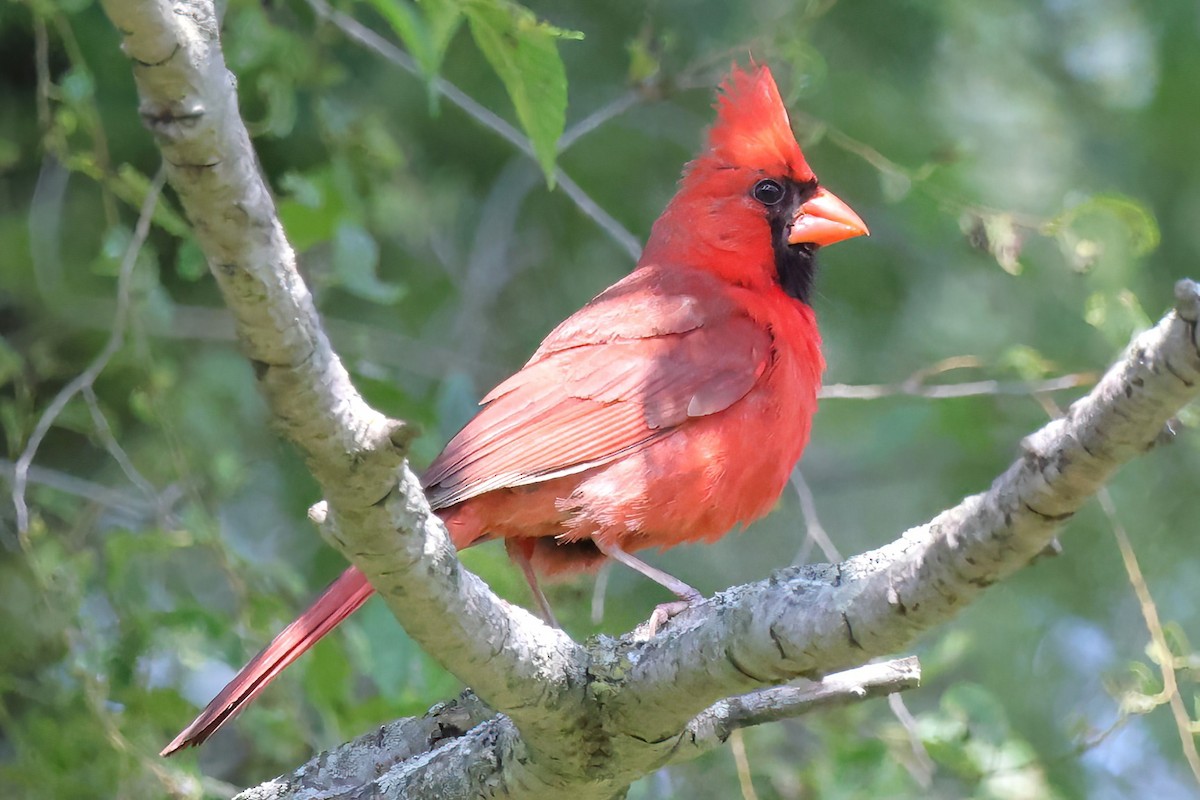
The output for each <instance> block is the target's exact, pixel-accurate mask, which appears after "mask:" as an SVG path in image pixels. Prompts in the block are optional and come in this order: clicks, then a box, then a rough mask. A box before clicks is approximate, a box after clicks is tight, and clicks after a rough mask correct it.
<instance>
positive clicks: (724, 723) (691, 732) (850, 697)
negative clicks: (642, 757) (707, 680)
mask: <svg viewBox="0 0 1200 800" xmlns="http://www.w3.org/2000/svg"><path fill="white" fill-rule="evenodd" d="M920 683H921V665H920V663H919V662H918V661H917V659H916V658H915V657H913V656H909V657H907V658H898V659H895V660H894V661H884V662H881V663H878V664H867V665H865V666H862V667H855V668H854V669H848V670H845V671H844V672H836V673H834V674H832V675H826V676H825V677H824V678H822V679H821V680H819V681H807V682H804V683H802V684H800V685H792V686H776V687H774V688H771V689H759V690H758V691H755V692H750V693H748V694H744V695H742V696H740V697H731V698H730V699H728V700H720V701H718V702H716V703H714V704H713V705H711V706H709V707H708V708H707V709H705V710H704V711H702V712H700V714H698V715H697V716H696V718H695V719H693V720H692V721H691V722H689V723H688V724H687V728H686V729H685V732H684V736H683V737H682V738H681V739H680V745H679V747H678V748H677V749H676V750H675V752H674V754H673V755H672V758H671V760H672V761H686V760H688V759H691V758H695V757H696V756H699V755H701V754H703V753H706V752H708V751H709V750H712V749H713V748H715V747H719V746H721V745H722V744H724V743H725V740H726V739H728V738H729V735H730V734H731V733H733V732H734V731H735V730H737V729H738V728H749V727H752V726H754V725H762V724H763V723H766V722H779V721H780V720H784V719H790V718H792V717H798V716H801V715H802V714H807V713H809V712H810V711H819V710H823V709H826V708H836V707H837V706H844V705H848V704H850V703H857V702H860V701H862V700H866V699H868V698H871V697H882V696H884V695H888V694H892V693H893V692H902V691H904V690H906V689H913V688H915V687H917V686H918V685H919V684H920Z"/></svg>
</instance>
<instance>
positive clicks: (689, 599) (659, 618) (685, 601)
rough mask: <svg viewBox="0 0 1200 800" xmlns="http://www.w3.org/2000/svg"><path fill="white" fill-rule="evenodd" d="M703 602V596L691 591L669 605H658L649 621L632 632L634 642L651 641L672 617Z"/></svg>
mask: <svg viewBox="0 0 1200 800" xmlns="http://www.w3.org/2000/svg"><path fill="white" fill-rule="evenodd" d="M702 602H704V596H703V595H702V594H700V593H699V592H697V591H695V590H694V589H693V590H692V593H691V594H689V595H687V596H686V597H680V598H679V599H678V600H675V601H673V602H670V603H660V604H659V605H657V606H655V607H654V613H652V614H651V615H650V619H648V620H646V621H645V622H643V623H642V624H641V625H638V626H637V628H636V629H635V630H634V631H633V639H634V641H636V642H645V641H649V640H650V639H653V638H654V637H655V636H657V635H658V631H659V629H660V628H662V626H664V625H666V624H667V622H668V621H669V620H670V619H672V618H673V617H677V616H679V615H680V614H682V613H683V612H684V611H687V610H688V609H689V608H691V607H692V606H694V605H696V604H697V603H702Z"/></svg>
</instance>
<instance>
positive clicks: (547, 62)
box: [466, 0, 583, 187]
mask: <svg viewBox="0 0 1200 800" xmlns="http://www.w3.org/2000/svg"><path fill="white" fill-rule="evenodd" d="M466 11H467V20H468V22H469V23H470V26H471V35H472V36H473V37H474V38H475V43H476V44H477V45H479V49H480V50H481V51H482V52H483V55H484V57H485V58H487V60H488V62H489V63H490V64H491V65H492V69H494V70H496V74H497V75H498V76H499V77H500V80H501V81H502V82H503V83H504V88H505V89H506V90H507V91H508V96H509V98H510V99H511V100H512V103H513V108H515V109H516V112H517V119H519V120H520V121H521V127H523V128H524V129H525V133H526V134H527V135H528V136H529V140H530V142H531V143H532V144H533V151H534V154H535V155H536V156H537V160H538V164H540V165H541V167H542V172H543V173H545V175H546V183H547V185H549V186H551V187H553V186H554V159H555V156H556V155H557V152H558V140H559V137H561V136H562V133H563V128H564V127H565V126H566V121H567V74H566V68H565V67H564V66H563V63H562V59H561V58H560V57H559V55H558V47H557V42H558V40H559V39H581V38H583V34H581V33H577V32H575V31H566V30H562V29H561V28H555V27H553V26H552V25H547V24H545V23H543V22H538V20H537V17H535V16H534V15H533V12H531V11H529V10H528V9H525V8H522V7H521V6H518V5H516V4H514V3H509V2H505V0H474V1H473V2H471V3H470V4H469V5H468V6H467V7H466Z"/></svg>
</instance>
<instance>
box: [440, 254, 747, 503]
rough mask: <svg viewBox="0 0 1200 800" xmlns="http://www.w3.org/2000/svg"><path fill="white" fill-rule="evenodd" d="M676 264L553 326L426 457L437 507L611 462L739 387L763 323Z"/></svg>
mask: <svg viewBox="0 0 1200 800" xmlns="http://www.w3.org/2000/svg"><path fill="white" fill-rule="evenodd" d="M655 272H657V273H658V274H650V275H645V274H642V273H655ZM679 272H683V271H655V270H649V269H643V270H639V271H638V272H635V273H633V274H632V275H631V276H630V277H629V278H627V279H626V280H625V281H622V282H620V283H618V284H616V285H615V286H613V287H612V288H611V289H609V290H608V291H606V292H605V293H604V294H602V295H600V296H599V297H598V298H596V300H594V301H592V303H589V304H588V305H587V306H585V307H584V308H583V309H581V310H580V311H579V312H578V313H576V314H575V315H574V316H572V317H571V318H570V319H568V320H567V321H566V322H564V323H563V324H562V325H560V326H559V327H558V328H557V329H555V331H554V332H553V333H551V334H550V336H548V337H547V338H546V341H545V342H543V344H542V346H541V347H540V348H539V349H538V351H537V353H535V354H534V357H533V358H532V359H530V361H529V363H528V364H526V365H525V367H524V368H523V369H521V370H520V371H519V372H517V373H516V374H515V375H513V376H512V377H511V378H509V379H508V380H506V381H504V382H503V383H501V384H500V385H499V386H497V387H496V388H495V389H494V390H493V391H492V392H491V393H489V394H488V395H487V397H485V398H484V401H483V402H484V407H483V408H482V409H481V410H480V412H479V414H478V415H476V416H475V418H474V419H472V420H471V421H470V422H469V423H467V425H466V427H464V428H463V429H462V430H461V431H460V432H459V433H458V434H457V435H456V436H455V437H454V438H453V439H452V440H451V441H450V443H449V444H448V445H447V446H446V449H445V450H443V451H442V454H441V455H440V456H438V458H437V459H436V460H435V461H434V463H433V464H431V465H430V467H429V469H428V470H427V471H426V473H425V476H424V480H425V485H426V490H427V493H428V495H429V499H430V502H431V503H433V505H434V507H437V508H444V507H447V506H451V505H454V504H455V503H460V502H462V501H464V500H467V499H469V498H471V497H475V496H477V495H480V494H483V493H485V492H489V491H494V490H496V489H501V488H505V487H515V486H523V485H528V484H531V483H537V482H540V481H544V480H549V479H551V478H555V477H560V476H563V475H569V474H572V473H576V472H580V471H583V470H585V469H590V468H592V467H595V466H599V465H602V464H605V463H608V462H610V461H612V460H613V459H615V458H618V457H620V456H622V455H624V454H625V453H628V452H631V451H633V450H636V449H638V448H640V447H644V446H645V445H646V444H648V443H649V442H651V441H653V440H654V439H656V438H657V437H659V436H663V435H667V434H669V433H671V432H672V431H674V430H675V429H677V428H679V427H680V426H682V425H685V424H686V422H687V420H688V419H690V418H693V417H699V416H706V415H708V414H715V413H717V412H718V411H721V410H723V409H725V408H728V407H729V406H730V405H732V404H733V403H735V402H737V401H738V400H739V399H741V398H742V397H744V396H745V395H746V394H747V393H748V392H749V391H750V390H751V389H752V388H753V387H754V385H755V383H756V382H757V381H758V380H759V379H760V377H761V376H762V375H763V373H764V371H765V370H766V369H767V368H768V366H769V363H770V357H771V334H770V332H769V331H768V330H766V329H765V328H764V327H763V326H761V325H759V324H758V323H756V322H754V321H753V320H751V319H750V318H749V317H748V316H746V315H745V314H744V313H743V312H741V311H740V310H739V309H738V307H737V306H736V304H734V303H733V302H732V301H731V300H730V299H729V298H728V295H727V294H726V293H725V292H724V291H722V290H721V289H722V287H720V286H713V285H712V282H713V280H714V279H711V278H710V277H709V276H707V275H704V274H703V273H694V272H693V271H691V270H687V271H686V272H685V273H684V274H683V275H682V276H680V275H679V274H678V273H679ZM664 273H665V274H664Z"/></svg>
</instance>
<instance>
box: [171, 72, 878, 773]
mask: <svg viewBox="0 0 1200 800" xmlns="http://www.w3.org/2000/svg"><path fill="white" fill-rule="evenodd" d="M722 89H723V93H722V94H721V95H720V96H719V97H718V100H717V105H716V110H717V121H716V124H714V125H713V127H712V129H711V130H710V131H709V134H708V146H707V148H706V149H705V150H704V152H703V153H701V154H700V156H699V157H698V158H697V159H696V160H695V161H693V162H691V163H690V164H689V165H688V166H687V167H686V169H685V170H684V175H683V180H682V182H681V184H680V187H679V191H678V192H677V193H676V194H675V197H674V198H673V199H672V200H671V202H670V204H669V205H668V206H667V208H666V210H665V211H664V212H663V214H662V216H661V217H659V219H658V221H657V222H655V223H654V228H653V230H652V231H651V233H650V241H649V242H647V244H646V250H645V252H644V253H643V254H642V257H641V260H640V261H639V262H638V265H637V268H636V269H635V270H634V271H633V272H632V273H631V274H630V275H629V276H628V277H626V278H624V279H623V280H621V281H619V282H618V283H617V284H615V285H614V286H612V287H610V288H608V289H607V290H605V291H604V292H602V293H601V294H600V295H599V296H598V297H596V298H595V299H594V300H592V301H591V302H590V303H588V304H587V305H586V306H584V307H583V308H582V309H580V310H579V311H578V312H576V313H575V314H573V315H572V316H571V317H569V318H568V319H567V320H566V321H565V322H563V323H562V324H561V325H559V326H558V327H557V328H555V329H554V331H553V332H551V334H550V335H549V336H547V337H546V339H545V341H543V342H542V345H541V347H539V348H538V350H537V352H536V353H534V354H533V357H532V358H531V359H530V360H529V362H528V363H527V364H526V365H525V366H524V367H522V368H521V370H520V371H519V372H518V373H517V374H515V375H513V376H512V377H511V378H509V379H508V380H506V381H504V382H503V383H501V384H500V385H499V386H497V387H496V388H495V389H493V390H492V391H491V392H490V393H489V394H488V395H487V397H485V398H483V401H482V406H483V407H482V408H481V409H480V411H479V414H478V415H477V416H476V417H475V418H474V419H472V420H471V421H470V422H469V423H467V426H466V427H465V428H463V429H462V430H461V431H460V432H459V433H458V435H456V436H455V437H454V438H453V439H452V440H450V443H449V444H448V445H446V449H445V450H443V451H442V454H441V455H439V456H438V457H437V458H436V459H435V460H434V462H433V463H432V464H431V465H430V466H429V469H428V470H427V471H426V472H425V474H424V476H423V483H424V485H425V491H426V494H427V495H428V497H429V502H430V505H432V507H433V508H434V509H435V510H436V511H437V514H438V516H440V517H441V518H442V520H443V521H444V522H445V524H446V527H447V528H448V529H449V531H450V537H451V539H452V540H453V542H454V546H455V547H457V548H460V549H461V548H464V547H470V546H471V545H474V544H478V543H479V542H483V541H487V540H489V539H495V538H502V539H504V540H505V544H506V545H507V548H508V552H509V555H510V556H511V557H512V559H513V560H514V561H515V562H516V563H517V564H518V565H519V566H520V567H521V569H522V570H523V572H524V573H525V576H526V578H527V579H528V580H529V583H530V587H531V588H532V589H533V592H534V596H535V597H536V598H537V600H538V603H539V604H540V606H541V607H542V610H543V614H544V616H546V617H547V618H548V619H550V618H551V617H550V614H549V608H548V606H547V605H546V602H545V598H544V596H543V595H542V594H541V592H540V590H539V589H538V586H537V582H536V579H535V574H536V573H544V574H554V573H559V572H565V571H571V570H579V569H586V568H589V567H592V566H595V565H598V564H599V563H601V562H602V561H603V560H604V559H605V558H611V559H614V560H616V561H619V562H621V563H622V564H625V565H626V566H629V567H632V568H633V569H635V570H637V571H638V572H641V573H642V574H643V575H645V576H647V577H648V578H650V579H651V580H653V581H656V582H658V583H660V584H662V585H663V586H665V587H666V588H667V589H669V590H671V591H672V592H673V593H674V594H675V595H676V596H677V597H679V598H680V600H681V601H683V603H684V604H686V603H690V602H694V601H696V600H698V599H699V598H700V594H699V592H697V591H696V590H695V589H693V588H691V587H690V586H688V585H687V584H685V583H683V582H682V581H680V580H678V579H676V578H674V577H672V576H670V575H667V574H666V573H664V572H662V571H660V570H657V569H655V568H654V567H651V566H650V565H649V564H646V563H645V562H643V561H641V560H640V559H638V558H636V557H634V556H633V555H631V553H632V552H633V551H635V550H640V549H642V548H645V547H659V548H665V547H672V546H674V545H677V544H680V543H681V542H691V541H712V540H714V539H716V538H718V537H720V536H721V535H723V534H724V533H726V532H727V531H729V530H730V529H731V528H733V527H735V526H737V525H744V524H746V523H749V522H751V521H753V520H755V519H758V518H759V517H761V516H763V515H764V514H766V513H767V512H768V511H770V510H771V507H772V506H773V505H774V504H775V502H776V500H778V499H779V495H780V494H781V493H782V491H783V488H784V486H785V485H786V484H787V481H788V476H789V475H790V473H791V471H792V468H793V467H794V466H795V464H796V462H797V461H798V460H799V458H800V453H801V451H802V450H803V449H804V445H805V443H806V442H807V441H808V434H809V428H810V427H811V422H812V415H813V413H814V412H815V411H816V408H817V389H818V387H819V385H820V381H821V372H822V370H823V369H824V361H823V359H822V358H821V347H820V345H821V339H820V335H819V334H818V332H817V323H816V319H815V317H814V315H813V310H812V308H811V307H809V305H808V300H809V294H810V291H811V288H812V279H813V271H814V263H813V255H814V252H815V251H816V249H817V248H818V247H821V246H822V245H827V244H832V243H834V242H839V241H841V240H843V239H849V238H851V237H854V236H860V235H863V234H866V233H867V227H866V225H864V224H863V221H862V220H861V219H859V217H858V215H856V214H855V213H854V212H853V211H852V210H850V208H849V207H848V206H847V205H846V204H845V203H843V202H842V201H841V200H839V199H838V198H837V197H835V196H834V195H833V194H831V193H829V192H828V191H826V190H825V189H823V188H822V187H821V186H819V185H818V183H817V178H816V176H815V175H814V174H813V171H812V169H810V168H809V166H808V163H807V162H806V161H805V160H804V155H803V154H802V153H801V152H800V147H799V145H798V144H797V143H796V139H795V136H794V135H793V134H792V130H791V125H790V123H789V121H788V116H787V111H786V110H785V109H784V107H783V101H782V100H781V99H780V97H779V90H778V89H777V88H776V86H775V81H774V79H773V78H772V77H771V73H770V71H769V70H768V69H767V68H766V67H756V68H754V69H752V71H750V72H745V71H742V70H740V69H738V68H736V67H735V68H734V70H733V72H732V74H731V75H730V77H729V78H728V80H727V81H726V82H725V83H724V85H723V86H722ZM372 591H373V590H372V588H371V586H370V584H368V583H367V580H366V578H365V577H363V575H362V573H361V572H359V571H358V570H357V569H355V568H354V567H351V568H350V569H348V570H346V572H345V573H344V574H343V575H342V576H341V577H340V578H338V579H337V581H335V582H334V583H333V585H332V586H330V587H329V589H327V590H326V591H325V593H324V594H323V595H321V597H320V598H319V599H318V600H317V601H316V602H315V603H314V604H313V605H312V607H310V608H309V609H308V610H307V611H305V612H304V614H302V615H301V616H300V618H299V619H297V620H296V621H295V622H293V623H292V624H291V625H289V626H288V627H287V628H286V629H285V630H284V631H283V632H282V633H280V634H279V635H278V636H277V637H275V639H274V640H273V641H272V642H271V643H270V644H269V645H267V647H266V649H264V650H263V651H262V652H261V653H259V654H258V655H257V656H255V657H254V659H253V660H251V662H250V663H249V664H247V665H246V666H245V667H244V668H243V669H242V671H241V672H240V673H239V674H238V675H237V677H236V678H234V679H233V681H232V682H230V684H229V685H228V686H226V687H225V689H224V690H222V692H221V693H220V694H219V695H218V696H217V697H216V698H215V699H214V700H213V701H212V702H211V703H210V704H209V705H208V707H207V708H206V709H205V710H204V711H203V713H201V714H200V716H199V717H198V718H197V719H196V720H195V721H194V722H193V723H192V724H191V725H189V726H188V727H187V729H186V730H184V731H183V732H182V733H180V734H179V736H178V737H176V738H175V740H174V741H173V742H171V743H170V744H169V745H167V747H166V748H165V749H164V750H163V755H170V754H171V753H174V752H176V751H178V750H180V749H182V748H184V747H187V746H189V745H194V744H199V743H201V742H203V741H204V740H205V739H207V738H208V737H209V736H210V735H212V733H213V732H214V731H216V730H217V729H218V728H219V727H220V726H221V725H223V724H224V723H225V722H226V721H227V720H229V719H230V718H231V717H233V715H234V714H236V713H237V712H238V711H239V710H240V709H241V707H242V706H243V705H245V704H246V703H248V702H249V701H250V700H252V699H253V698H254V697H255V696H257V695H258V693H259V692H261V691H262V690H263V688H265V687H266V685H267V684H268V683H269V682H270V681H271V680H272V679H273V678H274V677H275V676H276V675H278V674H279V672H280V671H281V670H283V668H284V667H286V666H287V665H288V664H290V663H292V662H293V661H294V660H295V659H296V658H298V657H299V656H300V655H301V654H302V653H303V652H304V651H305V650H307V649H308V648H309V647H311V646H312V645H313V644H314V643H315V642H316V641H317V640H318V639H320V638H321V637H322V636H324V635H325V634H326V633H328V632H329V631H330V630H332V629H333V628H334V627H335V626H336V625H337V624H338V623H340V622H341V621H342V620H343V619H345V618H346V617H347V616H349V615H350V614H351V613H353V612H354V611H355V610H356V609H358V608H359V607H360V606H361V605H362V604H363V603H365V602H366V600H367V598H369V597H370V596H371V593H372ZM679 605H682V604H679Z"/></svg>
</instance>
